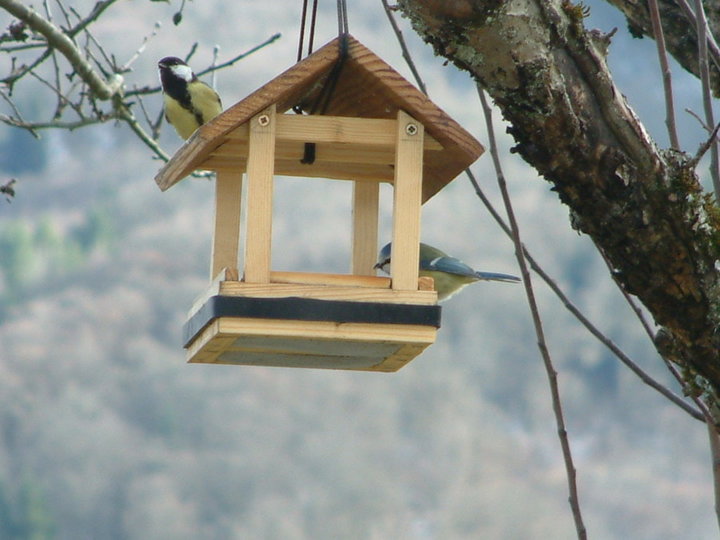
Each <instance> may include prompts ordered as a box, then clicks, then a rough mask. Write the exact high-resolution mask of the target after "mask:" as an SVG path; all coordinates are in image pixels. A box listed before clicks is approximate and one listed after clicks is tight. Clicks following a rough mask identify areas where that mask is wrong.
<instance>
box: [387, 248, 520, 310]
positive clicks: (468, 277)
mask: <svg viewBox="0 0 720 540" xmlns="http://www.w3.org/2000/svg"><path fill="white" fill-rule="evenodd" d="M390 251H391V245H390V244H387V245H386V246H385V247H383V248H382V249H381V250H380V253H379V254H378V262H377V264H376V265H375V268H376V269H380V270H382V271H383V272H385V273H386V274H390ZM419 274H420V275H421V276H429V277H431V278H433V280H434V281H435V290H436V291H437V293H438V300H445V299H447V298H450V297H451V296H452V295H453V294H455V293H456V292H458V291H459V290H460V289H462V288H463V287H465V286H466V285H469V284H470V283H474V282H475V281H479V280H486V281H506V282H510V283H517V282H518V281H520V278H518V277H515V276H511V275H509V274H498V273H495V272H477V271H475V270H473V269H472V268H470V267H469V266H468V265H467V264H465V263H464V262H462V261H461V260H459V259H456V258H455V257H450V256H449V255H448V254H447V253H444V252H443V251H440V250H439V249H437V248H434V247H432V246H429V245H427V244H420V272H419Z"/></svg>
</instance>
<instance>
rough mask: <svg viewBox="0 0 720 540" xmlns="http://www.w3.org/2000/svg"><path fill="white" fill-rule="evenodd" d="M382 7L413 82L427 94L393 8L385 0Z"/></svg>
mask: <svg viewBox="0 0 720 540" xmlns="http://www.w3.org/2000/svg"><path fill="white" fill-rule="evenodd" d="M382 5H383V8H385V15H387V18H388V21H390V26H392V29H393V32H395V37H396V38H397V40H398V43H399V44H400V49H401V50H402V55H403V58H404V59H405V62H406V63H407V65H408V67H409V68H410V71H411V72H412V74H413V77H415V83H416V84H417V85H418V88H420V91H421V92H422V93H423V94H427V88H426V87H425V83H424V82H423V80H422V78H421V77H420V73H419V72H418V70H417V67H415V62H413V59H412V56H410V51H409V50H408V48H407V44H406V43H405V38H404V37H403V35H402V30H400V27H399V26H398V24H397V21H395V15H394V14H393V11H394V10H393V8H391V7H390V6H389V5H388V3H387V0H382Z"/></svg>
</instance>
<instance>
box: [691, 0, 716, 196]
mask: <svg viewBox="0 0 720 540" xmlns="http://www.w3.org/2000/svg"><path fill="white" fill-rule="evenodd" d="M694 3H695V17H696V18H697V36H698V60H699V71H700V80H701V82H702V97H703V108H704V109H705V123H706V124H707V125H708V126H714V125H715V118H714V114H713V108H712V95H711V91H710V66H709V65H708V38H707V36H708V34H709V32H708V25H707V18H706V17H705V9H704V8H703V4H702V0H695V2H694ZM712 141H713V142H712V143H711V145H710V176H711V177H712V181H713V188H714V190H715V196H716V197H720V160H719V159H718V146H717V143H716V142H715V140H714V139H712Z"/></svg>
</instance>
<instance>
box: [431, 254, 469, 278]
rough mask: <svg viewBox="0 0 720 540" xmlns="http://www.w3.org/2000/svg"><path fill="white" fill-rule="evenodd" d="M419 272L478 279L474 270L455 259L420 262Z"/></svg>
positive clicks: (439, 258) (442, 258)
mask: <svg viewBox="0 0 720 540" xmlns="http://www.w3.org/2000/svg"><path fill="white" fill-rule="evenodd" d="M420 270H421V271H426V272H445V273H448V274H455V275H458V276H466V277H469V278H476V279H477V278H478V276H477V273H476V272H475V270H473V269H472V268H470V267H469V266H468V265H467V264H465V263H464V262H462V261H461V260H460V259H456V258H455V257H447V256H445V257H436V258H434V259H430V260H425V259H423V260H421V261H420Z"/></svg>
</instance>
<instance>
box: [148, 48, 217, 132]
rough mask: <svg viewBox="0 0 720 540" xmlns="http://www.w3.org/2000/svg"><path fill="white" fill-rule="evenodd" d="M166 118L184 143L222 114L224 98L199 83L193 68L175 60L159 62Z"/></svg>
mask: <svg viewBox="0 0 720 540" xmlns="http://www.w3.org/2000/svg"><path fill="white" fill-rule="evenodd" d="M158 69H159V71H160V82H161V84H162V89H163V97H164V100H165V118H166V119H167V121H168V122H170V123H171V124H172V125H173V127H174V128H175V131H177V132H178V135H180V136H181V137H182V138H183V139H187V138H189V137H190V135H192V134H193V133H194V132H195V130H196V129H197V128H199V127H200V126H201V125H203V124H205V123H207V122H209V121H210V120H212V119H213V118H215V117H216V116H217V115H218V114H220V113H221V112H222V104H221V103H220V96H218V95H217V92H215V90H213V89H212V88H210V87H209V86H208V85H207V84H205V83H204V82H202V81H201V80H200V79H198V78H197V77H196V76H195V74H194V73H193V71H192V69H190V66H188V65H187V64H186V63H185V62H183V61H182V60H180V59H179V58H176V57H174V56H167V57H165V58H163V59H162V60H160V61H159V62H158Z"/></svg>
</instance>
